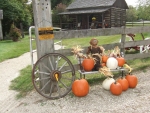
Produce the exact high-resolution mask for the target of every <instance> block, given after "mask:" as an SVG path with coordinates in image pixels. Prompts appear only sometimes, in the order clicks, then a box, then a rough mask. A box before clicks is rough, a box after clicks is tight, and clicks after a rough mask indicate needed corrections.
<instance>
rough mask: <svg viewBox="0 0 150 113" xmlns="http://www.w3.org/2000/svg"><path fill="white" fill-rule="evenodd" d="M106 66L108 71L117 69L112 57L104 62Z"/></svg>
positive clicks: (115, 61)
mask: <svg viewBox="0 0 150 113" xmlns="http://www.w3.org/2000/svg"><path fill="white" fill-rule="evenodd" d="M106 66H107V67H108V68H109V69H116V68H117V67H118V61H117V60H116V58H114V57H109V58H108V60H107V62H106Z"/></svg>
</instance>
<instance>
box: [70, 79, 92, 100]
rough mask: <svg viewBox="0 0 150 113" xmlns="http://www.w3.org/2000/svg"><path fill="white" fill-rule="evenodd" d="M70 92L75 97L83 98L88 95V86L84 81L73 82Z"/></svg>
mask: <svg viewBox="0 0 150 113" xmlns="http://www.w3.org/2000/svg"><path fill="white" fill-rule="evenodd" d="M72 92H73V94H74V95H75V96H78V97H83V96H86V95H87V94H88V93H89V84H88V82H87V81H86V80H85V79H80V80H75V81H74V82H73V84H72Z"/></svg>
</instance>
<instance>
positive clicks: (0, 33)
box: [0, 20, 3, 40]
mask: <svg viewBox="0 0 150 113" xmlns="http://www.w3.org/2000/svg"><path fill="white" fill-rule="evenodd" d="M0 40H3V32H2V23H1V20H0Z"/></svg>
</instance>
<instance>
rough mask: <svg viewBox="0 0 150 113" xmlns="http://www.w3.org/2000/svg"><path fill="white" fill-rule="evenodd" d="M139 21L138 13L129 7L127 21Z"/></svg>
mask: <svg viewBox="0 0 150 113" xmlns="http://www.w3.org/2000/svg"><path fill="white" fill-rule="evenodd" d="M136 20H137V11H136V8H135V7H133V6H129V9H128V10H127V12H126V21H128V22H132V21H136Z"/></svg>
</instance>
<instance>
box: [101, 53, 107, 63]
mask: <svg viewBox="0 0 150 113" xmlns="http://www.w3.org/2000/svg"><path fill="white" fill-rule="evenodd" d="M107 60H108V56H106V55H103V56H102V62H103V63H106V62H107Z"/></svg>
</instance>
